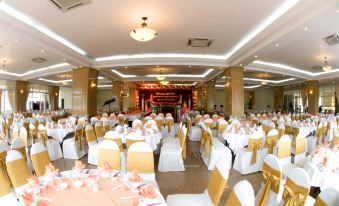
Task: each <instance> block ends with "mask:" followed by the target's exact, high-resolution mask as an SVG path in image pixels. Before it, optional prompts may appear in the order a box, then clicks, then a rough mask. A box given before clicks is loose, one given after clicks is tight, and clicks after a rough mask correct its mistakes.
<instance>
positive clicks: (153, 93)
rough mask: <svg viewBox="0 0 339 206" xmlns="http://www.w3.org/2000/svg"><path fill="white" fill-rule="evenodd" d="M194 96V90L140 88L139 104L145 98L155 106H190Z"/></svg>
mask: <svg viewBox="0 0 339 206" xmlns="http://www.w3.org/2000/svg"><path fill="white" fill-rule="evenodd" d="M191 98H192V91H191V90H187V89H152V90H148V89H146V90H143V89H140V90H139V102H140V103H139V105H141V101H142V100H144V101H145V102H147V103H148V104H151V105H154V106H162V105H173V106H175V105H181V106H184V105H185V106H188V104H189V99H191ZM148 106H150V105H148Z"/></svg>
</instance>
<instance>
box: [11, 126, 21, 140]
mask: <svg viewBox="0 0 339 206" xmlns="http://www.w3.org/2000/svg"><path fill="white" fill-rule="evenodd" d="M17 137H19V129H18V127H17V126H14V127H13V129H12V139H14V138H17Z"/></svg>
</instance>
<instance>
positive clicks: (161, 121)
mask: <svg viewBox="0 0 339 206" xmlns="http://www.w3.org/2000/svg"><path fill="white" fill-rule="evenodd" d="M155 121H156V123H157V126H158V129H159V131H161V127H162V126H163V125H164V120H162V119H156V120H155Z"/></svg>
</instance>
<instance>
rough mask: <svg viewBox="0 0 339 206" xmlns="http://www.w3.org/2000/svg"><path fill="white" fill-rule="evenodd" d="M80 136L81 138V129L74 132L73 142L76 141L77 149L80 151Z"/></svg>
mask: <svg viewBox="0 0 339 206" xmlns="http://www.w3.org/2000/svg"><path fill="white" fill-rule="evenodd" d="M81 136H82V129H78V130H76V131H75V134H74V141H78V144H79V149H80V150H82V141H81Z"/></svg>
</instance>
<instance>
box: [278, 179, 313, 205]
mask: <svg viewBox="0 0 339 206" xmlns="http://www.w3.org/2000/svg"><path fill="white" fill-rule="evenodd" d="M308 193H309V188H304V187H301V186H299V185H297V184H295V183H294V182H293V181H292V180H291V179H289V178H287V180H286V185H285V187H284V193H283V196H282V199H283V200H284V206H303V205H305V202H306V198H307V195H308Z"/></svg>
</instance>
